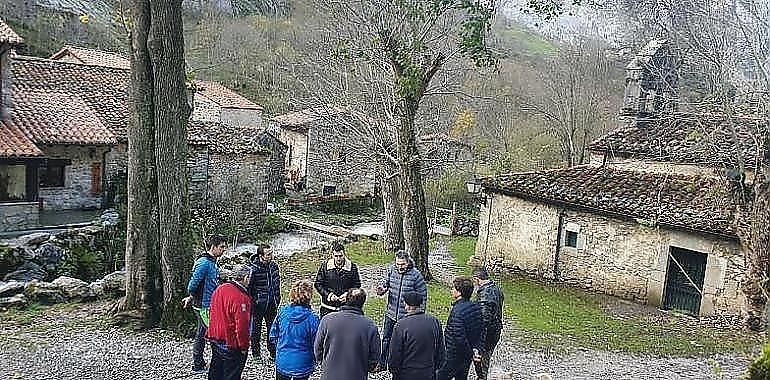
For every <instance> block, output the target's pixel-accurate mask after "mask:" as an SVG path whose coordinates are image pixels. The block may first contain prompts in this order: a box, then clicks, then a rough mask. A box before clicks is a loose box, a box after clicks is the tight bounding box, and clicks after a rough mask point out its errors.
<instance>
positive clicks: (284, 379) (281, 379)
mask: <svg viewBox="0 0 770 380" xmlns="http://www.w3.org/2000/svg"><path fill="white" fill-rule="evenodd" d="M309 377H310V375H307V376H294V377H291V376H286V375H282V374H281V373H279V372H278V371H275V380H307V379H308V378H309Z"/></svg>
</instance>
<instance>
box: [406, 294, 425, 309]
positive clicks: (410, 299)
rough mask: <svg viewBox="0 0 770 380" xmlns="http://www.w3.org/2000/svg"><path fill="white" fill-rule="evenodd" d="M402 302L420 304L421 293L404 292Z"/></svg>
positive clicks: (413, 304)
mask: <svg viewBox="0 0 770 380" xmlns="http://www.w3.org/2000/svg"><path fill="white" fill-rule="evenodd" d="M404 302H406V304H407V305H409V306H420V305H422V295H421V294H420V293H414V292H411V293H406V294H404Z"/></svg>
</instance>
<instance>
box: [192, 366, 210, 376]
mask: <svg viewBox="0 0 770 380" xmlns="http://www.w3.org/2000/svg"><path fill="white" fill-rule="evenodd" d="M208 371H209V367H208V366H207V365H205V364H204V365H203V367H193V369H192V373H193V374H196V375H200V374H204V373H207V372H208Z"/></svg>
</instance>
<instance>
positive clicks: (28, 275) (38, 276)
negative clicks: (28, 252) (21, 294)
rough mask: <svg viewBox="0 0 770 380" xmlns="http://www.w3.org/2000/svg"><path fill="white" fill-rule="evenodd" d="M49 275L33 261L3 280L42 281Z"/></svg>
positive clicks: (7, 275)
mask: <svg viewBox="0 0 770 380" xmlns="http://www.w3.org/2000/svg"><path fill="white" fill-rule="evenodd" d="M46 275H47V273H46V271H45V270H44V269H43V268H42V267H41V266H40V265H37V264H35V263H33V262H32V261H27V262H25V263H24V264H21V266H19V267H18V268H16V270H15V271H13V272H11V273H8V274H6V275H5V277H4V278H3V280H4V281H13V280H16V281H22V282H28V281H32V280H42V279H44V278H45V276H46Z"/></svg>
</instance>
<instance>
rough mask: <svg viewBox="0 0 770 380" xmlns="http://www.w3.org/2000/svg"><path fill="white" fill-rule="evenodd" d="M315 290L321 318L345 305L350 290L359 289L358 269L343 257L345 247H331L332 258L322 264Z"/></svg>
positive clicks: (316, 278) (338, 245) (334, 245)
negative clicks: (319, 301)
mask: <svg viewBox="0 0 770 380" xmlns="http://www.w3.org/2000/svg"><path fill="white" fill-rule="evenodd" d="M314 285H315V289H316V290H317V291H318V293H319V294H320V295H321V313H320V314H321V318H323V316H324V315H326V314H329V313H331V312H333V311H337V310H339V308H340V306H342V305H344V304H345V301H347V297H348V294H349V291H350V289H355V288H360V287H361V278H360V277H359V276H358V267H357V266H356V264H353V262H351V261H350V259H348V258H347V256H345V247H343V246H342V244H340V243H334V244H333V245H332V257H331V258H330V259H329V260H327V261H325V262H323V263H322V264H321V267H320V268H318V273H317V274H316V276H315V284H314Z"/></svg>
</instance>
